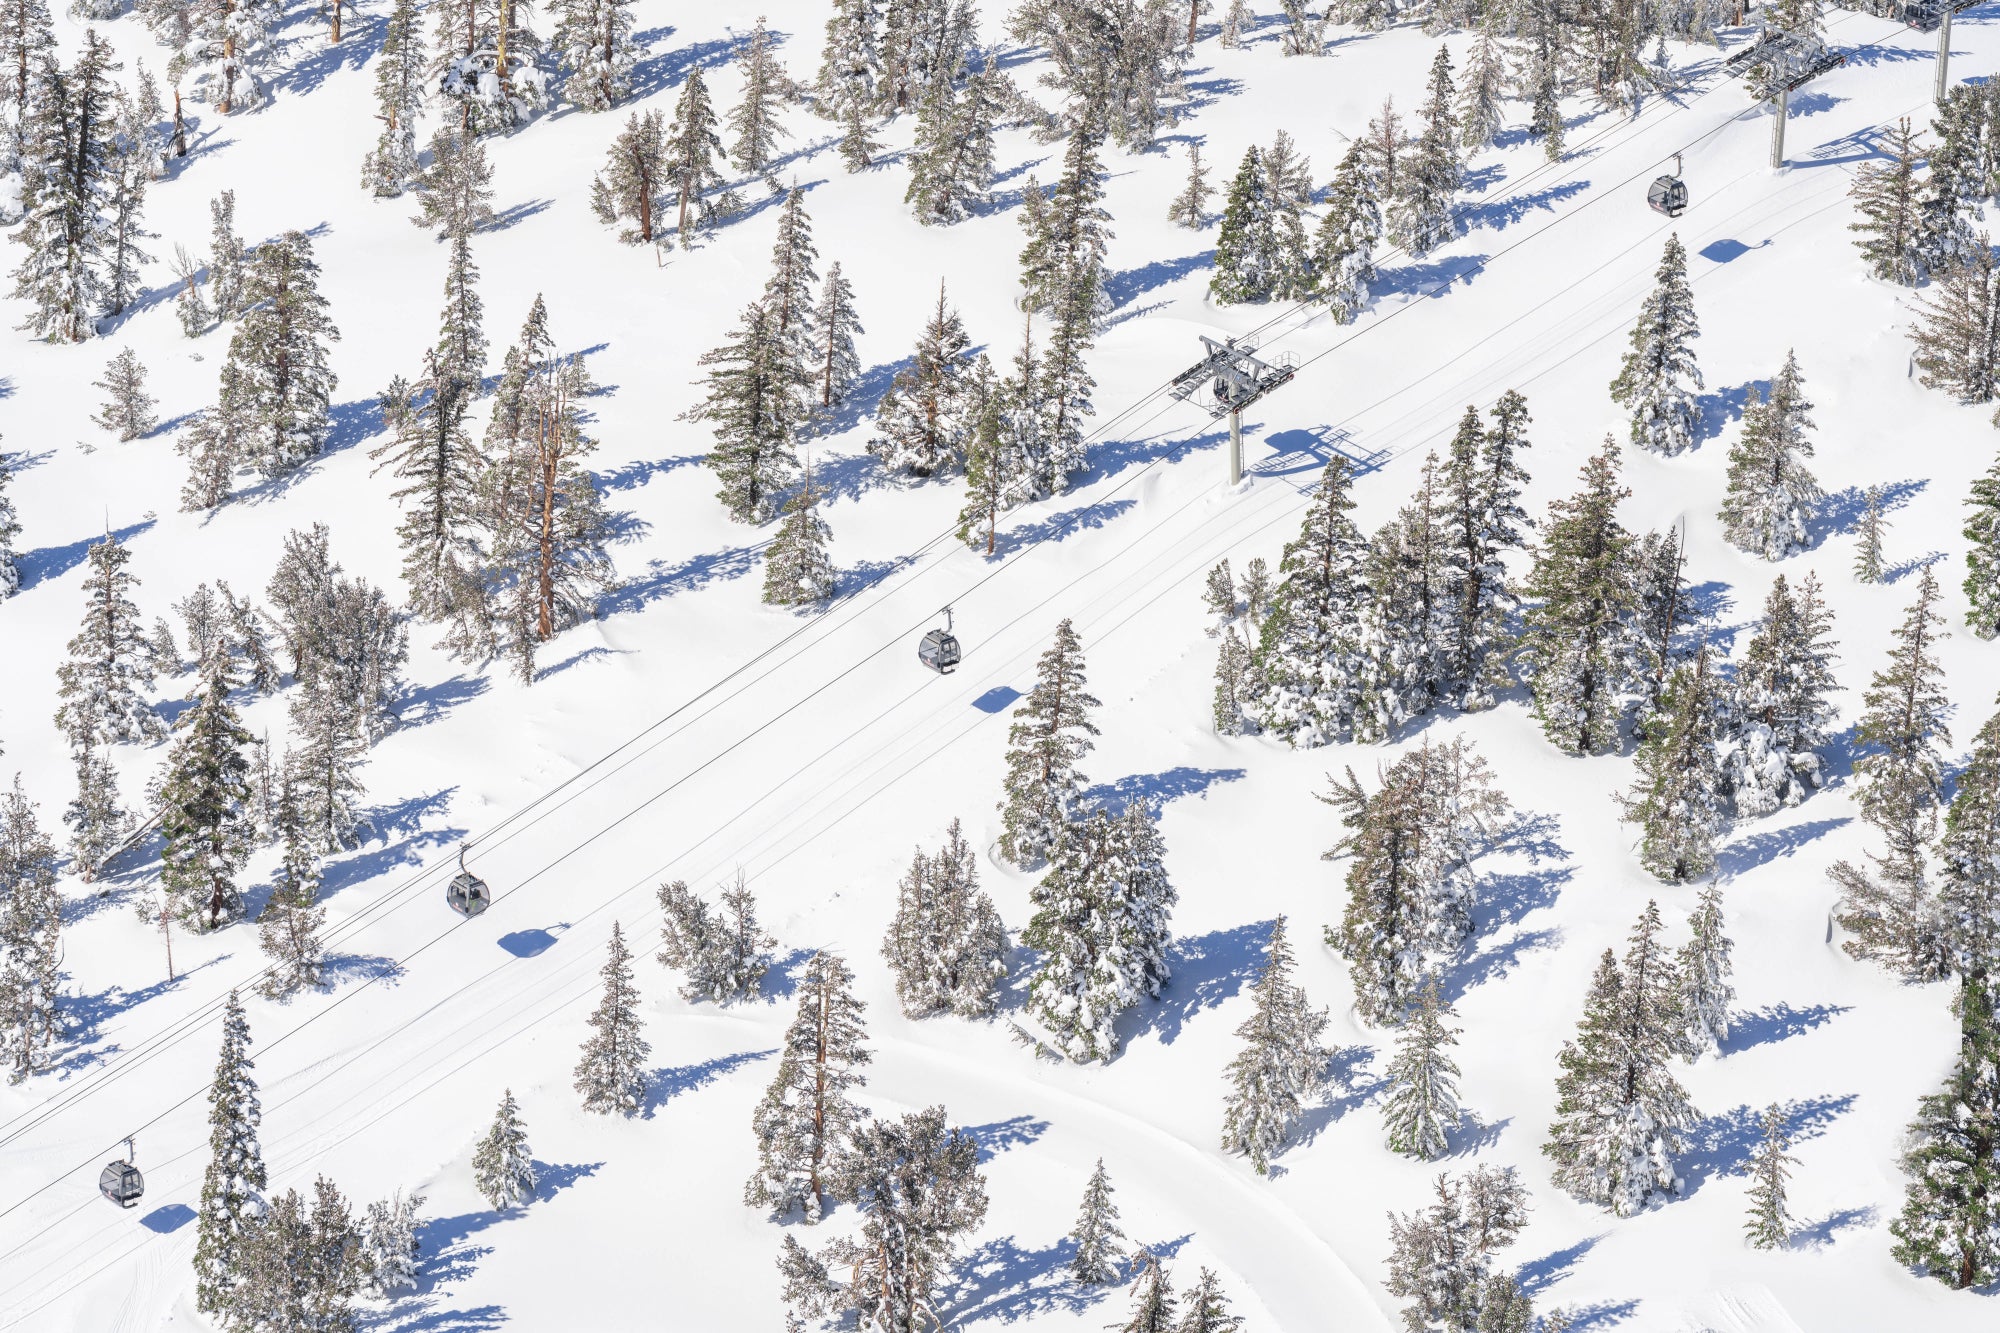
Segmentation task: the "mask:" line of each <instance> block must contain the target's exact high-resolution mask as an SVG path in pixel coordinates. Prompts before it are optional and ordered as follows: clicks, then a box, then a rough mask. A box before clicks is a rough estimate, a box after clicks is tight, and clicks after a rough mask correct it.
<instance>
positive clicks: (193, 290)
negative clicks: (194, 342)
mask: <svg viewBox="0 0 2000 1333" xmlns="http://www.w3.org/2000/svg"><path fill="white" fill-rule="evenodd" d="M173 268H174V277H175V278H177V279H178V280H179V281H180V290H179V291H177V292H175V293H174V317H175V318H176V319H178V320H179V321H180V325H181V332H182V333H184V334H186V335H187V336H188V337H190V338H199V337H200V336H201V335H202V334H203V333H205V332H207V331H208V327H209V325H211V324H213V323H214V322H215V314H214V312H213V311H211V310H210V309H209V308H208V302H207V301H206V300H204V299H203V298H202V294H201V284H200V283H199V282H198V281H196V279H197V278H199V277H200V274H201V264H200V262H199V261H198V260H196V259H195V257H194V256H193V255H191V254H189V253H188V251H187V247H186V246H184V245H176V246H175V247H174V261H173Z"/></svg>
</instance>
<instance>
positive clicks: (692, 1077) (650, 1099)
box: [639, 1049, 777, 1120]
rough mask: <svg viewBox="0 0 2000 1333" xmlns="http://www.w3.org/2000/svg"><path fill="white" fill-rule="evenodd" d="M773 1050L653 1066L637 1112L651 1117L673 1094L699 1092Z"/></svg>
mask: <svg viewBox="0 0 2000 1333" xmlns="http://www.w3.org/2000/svg"><path fill="white" fill-rule="evenodd" d="M776 1054H777V1051H776V1049H772V1050H768V1051H739V1052H738V1053H737V1054H735V1055H719V1056H717V1057H716V1058H715V1059H713V1060H703V1061H701V1062H700V1063H698V1064H692V1065H675V1066H671V1067H669V1068H666V1069H656V1070H654V1071H653V1072H652V1074H651V1075H650V1076H648V1078H647V1079H646V1103H645V1105H644V1106H643V1107H641V1108H640V1111H639V1114H640V1115H641V1116H643V1117H644V1118H646V1119H648V1120H651V1119H652V1118H653V1115H654V1113H655V1112H657V1111H658V1110H659V1109H660V1108H661V1107H663V1106H665V1105H666V1104H667V1103H668V1102H670V1101H672V1100H673V1099H674V1098H676V1097H682V1096H685V1095H687V1094H688V1093H690V1092H699V1091H700V1090H701V1089H703V1088H705V1087H707V1086H708V1085H709V1084H711V1083H713V1082H715V1081H716V1080H717V1079H720V1078H726V1077H728V1076H729V1075H730V1074H733V1073H735V1072H736V1071H737V1070H739V1069H741V1068H743V1067H744V1066H745V1065H753V1064H756V1063H757V1062H758V1061H759V1060H764V1059H768V1058H769V1057H771V1056H773V1055H776Z"/></svg>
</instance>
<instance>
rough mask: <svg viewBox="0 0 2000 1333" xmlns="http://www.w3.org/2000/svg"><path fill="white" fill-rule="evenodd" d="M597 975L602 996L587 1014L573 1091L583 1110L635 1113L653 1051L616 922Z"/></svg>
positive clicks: (641, 1102) (628, 956) (643, 1097)
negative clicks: (586, 1035)
mask: <svg viewBox="0 0 2000 1333" xmlns="http://www.w3.org/2000/svg"><path fill="white" fill-rule="evenodd" d="M598 975H599V976H601V977H603V978H604V994H603V996H602V997H601V998H600V999H599V1000H598V1002H597V1009H596V1011H595V1012H593V1013H592V1014H591V1016H590V1028H591V1035H590V1040H588V1041H586V1042H585V1043H584V1045H583V1058H582V1059H580V1060H578V1061H577V1065H576V1083H575V1087H576V1090H577V1091H578V1092H579V1093H581V1094H582V1095H583V1109H584V1110H586V1111H595V1112H596V1113H597V1114H599V1115H609V1114H611V1113H612V1112H613V1111H616V1112H617V1113H619V1114H620V1115H625V1116H631V1115H636V1114H637V1113H638V1111H639V1108H640V1107H641V1106H644V1105H645V1103H646V1057H647V1056H648V1055H650V1054H652V1049H653V1048H652V1047H651V1046H650V1045H648V1044H647V1042H646V1038H645V1036H644V1035H643V1027H644V1023H643V1020H642V1019H641V1018H640V1016H639V991H638V988H637V987H636V986H634V985H633V984H632V951H631V950H630V949H628V948H626V947H625V934H624V932H623V931H622V930H621V929H620V928H619V925H618V923H617V922H616V921H613V922H612V923H611V943H610V946H609V948H608V950H607V953H606V956H605V960H604V966H603V967H602V968H601V969H600V970H599V972H598Z"/></svg>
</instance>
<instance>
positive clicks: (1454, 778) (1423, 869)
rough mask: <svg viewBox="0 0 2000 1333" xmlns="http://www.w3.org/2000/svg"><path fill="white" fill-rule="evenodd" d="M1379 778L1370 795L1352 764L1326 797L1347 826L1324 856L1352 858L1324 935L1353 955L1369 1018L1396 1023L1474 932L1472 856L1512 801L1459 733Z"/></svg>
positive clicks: (1353, 972)
mask: <svg viewBox="0 0 2000 1333" xmlns="http://www.w3.org/2000/svg"><path fill="white" fill-rule="evenodd" d="M1381 782H1382V786H1381V789H1380V790H1378V791H1377V792H1375V794H1373V795H1372V796H1371V795H1368V794H1366V793H1365V792H1363V790H1362V788H1361V784H1360V782H1359V781H1358V780H1357V779H1356V778H1355V776H1354V771H1353V770H1352V769H1349V770H1348V772H1347V782H1346V784H1345V785H1342V784H1340V783H1338V782H1336V783H1335V784H1334V786H1333V789H1332V791H1331V792H1330V793H1328V794H1327V795H1326V796H1324V797H1322V798H1321V799H1322V800H1324V801H1326V803H1327V804H1329V805H1331V806H1333V807H1335V808H1336V809H1338V810H1340V811H1342V812H1343V813H1342V820H1341V822H1342V824H1343V825H1344V826H1345V827H1346V828H1348V829H1349V830H1350V832H1349V833H1348V834H1347V835H1346V836H1344V837H1343V838H1342V839H1341V840H1340V842H1338V843H1337V844H1335V845H1334V847H1333V848H1332V850H1330V851H1328V852H1327V853H1326V854H1325V855H1324V856H1323V857H1322V859H1323V860H1329V861H1331V860H1336V859H1338V858H1340V857H1343V856H1346V857H1351V858H1352V861H1351V863H1350V864H1349V866H1348V869H1347V877H1346V888H1347V906H1346V908H1345V910H1344V911H1343V913H1342V917H1341V924H1340V925H1339V926H1338V927H1333V926H1329V927H1327V930H1326V942H1327V944H1328V946H1329V947H1331V948H1333V949H1336V950H1337V951H1339V953H1340V954H1341V955H1342V956H1343V957H1344V958H1346V959H1347V963H1348V970H1349V975H1350V977H1351V978H1352V980H1353V982H1354V996H1355V1008H1356V1010H1357V1011H1358V1012H1359V1013H1360V1014H1361V1016H1362V1018H1363V1019H1364V1020H1365V1021H1367V1022H1371V1023H1395V1022H1398V1021H1400V1020H1401V1018H1402V1015H1403V1011H1404V1010H1405V1009H1406V1008H1408V1006H1409V1005H1410V1004H1411V1003H1412V1002H1414V1001H1415V999H1416V997H1417V996H1418V995H1419V994H1420V993H1421V992H1422V991H1423V988H1424V987H1425V986H1427V985H1429V984H1432V983H1433V982H1435V981H1437V980H1438V979H1439V975H1438V974H1439V972H1440V970H1441V969H1442V968H1443V967H1444V965H1445V964H1447V963H1449V962H1451V961H1453V960H1455V959H1456V958H1457V957H1458V955H1459V952H1460V951H1461V950H1462V949H1463V947H1464V945H1465V942H1466V940H1467V939H1469V938H1470V937H1471V933H1472V901H1473V895H1474V891H1475V889H1476V887H1477V877H1476V876H1475V875H1474V873H1473V870H1472V864H1473V862H1474V860H1475V859H1477V857H1478V855H1479V853H1480V850H1481V848H1482V846H1483V844H1484V842H1485V841H1486V840H1488V839H1490V838H1491V837H1492V836H1493V835H1494V833H1495V832H1496V830H1497V821H1499V820H1500V819H1501V818H1502V817H1504V816H1505V815H1506V813H1507V810H1508V802H1507V799H1506V797H1505V796H1503V795H1501V794H1500V792H1498V791H1497V790H1495V789H1494V786H1493V779H1492V773H1491V771H1490V770H1489V769H1488V768H1487V765H1486V762H1485V760H1484V759H1482V758H1481V757H1480V756H1479V754H1478V752H1477V751H1475V750H1474V749H1473V748H1472V746H1471V744H1470V743H1469V742H1467V741H1466V740H1465V739H1464V738H1462V737H1459V738H1454V739H1453V740H1451V741H1448V742H1446V743H1444V744H1442V745H1432V744H1430V743H1428V742H1426V743H1425V744H1424V745H1423V746H1421V747H1419V748H1418V749H1416V750H1413V751H1411V752H1409V753H1408V754H1406V755H1404V756H1403V757H1402V758H1401V759H1399V760H1397V761H1396V762H1395V763H1394V764H1392V765H1390V766H1389V767H1388V768H1387V769H1386V770H1383V772H1382V774H1381Z"/></svg>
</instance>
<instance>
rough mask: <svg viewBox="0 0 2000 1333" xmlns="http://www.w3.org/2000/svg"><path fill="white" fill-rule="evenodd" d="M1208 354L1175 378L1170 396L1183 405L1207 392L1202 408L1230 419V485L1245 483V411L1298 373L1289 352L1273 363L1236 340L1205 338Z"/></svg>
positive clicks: (1203, 337)
mask: <svg viewBox="0 0 2000 1333" xmlns="http://www.w3.org/2000/svg"><path fill="white" fill-rule="evenodd" d="M1201 343H1202V346H1204V347H1206V348H1207V349H1208V355H1207V356H1205V357H1203V358H1202V359H1201V360H1200V361H1198V362H1196V363H1195V364H1194V365H1192V366H1189V367H1188V368H1187V369H1186V370H1183V371H1182V372H1181V373H1180V374H1178V375H1176V376H1175V377H1174V382H1173V385H1172V387H1171V388H1169V389H1168V391H1167V392H1168V393H1170V394H1171V395H1173V397H1175V398H1177V399H1179V400H1180V401H1181V402H1184V403H1186V402H1195V401H1198V400H1199V399H1200V398H1201V395H1202V392H1203V390H1204V389H1206V390H1207V393H1208V398H1207V401H1206V402H1205V403H1203V404H1202V405H1203V406H1205V407H1207V408H1208V415H1209V416H1210V417H1211V418H1221V417H1225V416H1226V417H1228V418H1229V484H1230V485H1231V486H1234V485H1235V484H1236V483H1237V482H1239V481H1242V480H1243V409H1244V408H1246V407H1248V406H1250V404H1252V403H1254V402H1256V401H1257V400H1258V399H1259V398H1262V397H1263V396H1264V395H1265V394H1267V393H1269V392H1271V390H1273V389H1275V388H1277V387H1278V386H1279V385H1280V384H1283V383H1285V382H1286V381H1287V380H1289V379H1291V378H1292V376H1293V374H1295V373H1296V371H1297V366H1296V365H1295V364H1294V362H1293V359H1292V357H1291V356H1290V354H1289V353H1287V354H1284V355H1280V356H1277V357H1274V358H1272V359H1271V360H1269V361H1265V360H1262V359H1260V358H1259V357H1258V356H1257V354H1256V353H1257V349H1256V348H1255V347H1254V346H1249V345H1244V346H1238V345H1237V342H1236V339H1234V338H1224V339H1222V340H1221V341H1220V342H1218V341H1216V340H1215V339H1214V338H1211V337H1209V336H1208V335H1207V334H1205V333H1204V334H1202V335H1201Z"/></svg>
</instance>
